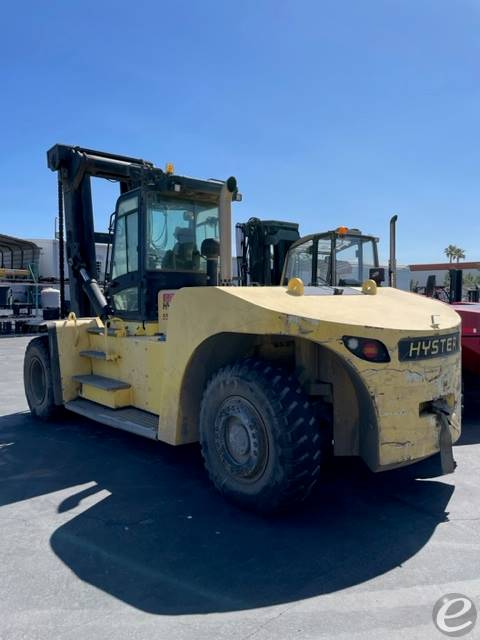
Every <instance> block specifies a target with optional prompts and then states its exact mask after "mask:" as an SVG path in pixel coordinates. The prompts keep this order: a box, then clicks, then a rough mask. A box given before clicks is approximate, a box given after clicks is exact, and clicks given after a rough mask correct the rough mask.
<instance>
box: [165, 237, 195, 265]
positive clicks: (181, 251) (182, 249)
mask: <svg viewBox="0 0 480 640" xmlns="http://www.w3.org/2000/svg"><path fill="white" fill-rule="evenodd" d="M174 236H175V238H176V242H175V245H174V246H173V249H170V250H169V251H167V252H166V253H165V255H164V257H163V260H162V268H163V269H173V270H177V269H178V270H179V271H181V270H185V271H199V269H200V252H199V251H198V248H197V245H196V244H195V232H194V231H193V229H188V228H185V227H177V228H176V229H175V232H174Z"/></svg>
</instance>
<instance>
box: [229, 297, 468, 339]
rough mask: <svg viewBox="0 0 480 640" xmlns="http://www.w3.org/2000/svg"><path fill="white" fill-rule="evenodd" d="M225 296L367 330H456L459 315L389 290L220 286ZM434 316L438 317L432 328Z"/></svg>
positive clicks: (446, 307) (448, 308)
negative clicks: (302, 291)
mask: <svg viewBox="0 0 480 640" xmlns="http://www.w3.org/2000/svg"><path fill="white" fill-rule="evenodd" d="M218 290H219V291H221V292H222V293H223V294H224V295H226V296H232V297H234V298H239V299H241V300H243V301H245V302H247V303H249V304H252V305H255V306H256V307H260V308H263V309H267V310H269V311H275V312H278V313H281V314H287V315H289V316H296V317H299V318H305V319H307V320H308V319H310V320H313V321H323V322H327V323H341V324H347V325H351V326H359V327H366V328H378V329H387V330H388V329H393V330H399V331H414V332H417V331H418V332H425V331H426V332H427V333H428V332H431V331H432V330H435V329H438V330H445V329H450V328H452V327H453V328H454V327H457V326H458V325H459V324H460V316H459V315H458V314H457V313H456V312H455V311H454V309H453V308H452V307H451V306H449V305H447V304H445V303H443V302H439V301H438V300H432V299H431V298H425V297H424V296H420V295H417V294H415V293H408V292H406V291H401V290H399V289H393V288H390V287H379V288H378V289H377V294H376V295H364V294H359V295H347V294H344V295H336V296H334V295H315V294H314V293H313V294H310V291H311V289H310V291H309V294H306V295H303V296H293V295H290V294H289V293H287V290H286V288H285V287H221V288H219V289H218ZM432 316H435V319H434V320H435V324H436V325H437V326H435V327H433V326H432V324H433V321H432Z"/></svg>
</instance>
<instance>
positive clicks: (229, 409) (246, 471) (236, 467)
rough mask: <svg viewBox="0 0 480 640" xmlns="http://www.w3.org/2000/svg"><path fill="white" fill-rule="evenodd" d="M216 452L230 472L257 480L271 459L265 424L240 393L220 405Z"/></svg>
mask: <svg viewBox="0 0 480 640" xmlns="http://www.w3.org/2000/svg"><path fill="white" fill-rule="evenodd" d="M215 445H216V448H217V452H218V454H219V456H220V458H221V460H222V462H223V464H224V466H225V468H226V469H227V471H228V472H229V474H230V475H231V476H233V477H234V478H236V479H237V480H240V481H243V482H254V481H255V480H258V478H259V477H260V476H261V475H262V474H263V472H264V470H265V467H266V464H267V461H268V438H267V431H266V428H265V424H264V422H263V420H262V418H261V416H260V414H259V412H258V411H257V410H256V409H255V407H254V406H253V404H252V403H251V402H249V401H248V400H246V399H245V398H243V397H241V396H231V397H229V398H227V399H226V400H224V401H223V402H222V404H221V405H220V408H219V411H218V413H217V418H216V420H215Z"/></svg>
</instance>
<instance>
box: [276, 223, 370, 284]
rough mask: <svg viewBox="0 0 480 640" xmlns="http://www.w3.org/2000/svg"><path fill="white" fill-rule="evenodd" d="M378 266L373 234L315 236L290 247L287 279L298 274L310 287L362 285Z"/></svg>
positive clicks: (286, 280) (286, 271)
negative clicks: (368, 235) (371, 235)
mask: <svg viewBox="0 0 480 640" xmlns="http://www.w3.org/2000/svg"><path fill="white" fill-rule="evenodd" d="M332 256H333V258H334V259H333V260H332ZM376 266H378V259H377V252H376V246H375V241H374V239H373V238H371V237H366V236H360V235H342V236H339V235H337V234H328V235H324V236H314V237H312V238H310V239H308V240H306V241H305V242H303V243H301V244H299V245H297V246H295V247H293V248H292V249H290V251H289V254H288V260H287V264H286V267H285V278H284V281H285V283H286V282H288V280H289V279H290V278H294V277H296V278H301V279H302V280H303V282H304V284H305V285H307V286H322V285H328V286H340V287H341V286H360V285H361V284H362V282H364V281H365V280H366V279H367V278H368V277H369V273H370V269H371V268H373V267H376Z"/></svg>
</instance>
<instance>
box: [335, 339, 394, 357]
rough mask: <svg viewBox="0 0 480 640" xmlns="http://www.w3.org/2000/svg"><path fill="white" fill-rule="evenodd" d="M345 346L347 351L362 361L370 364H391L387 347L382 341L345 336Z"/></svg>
mask: <svg viewBox="0 0 480 640" xmlns="http://www.w3.org/2000/svg"><path fill="white" fill-rule="evenodd" d="M343 344H344V345H345V346H346V347H347V349H348V350H349V351H350V352H351V353H353V354H354V355H356V356H357V358H361V359H362V360H368V361H369V362H390V355H389V353H388V349H387V347H386V346H385V345H384V344H383V342H380V340H370V339H368V338H357V337H356V336H343Z"/></svg>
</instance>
